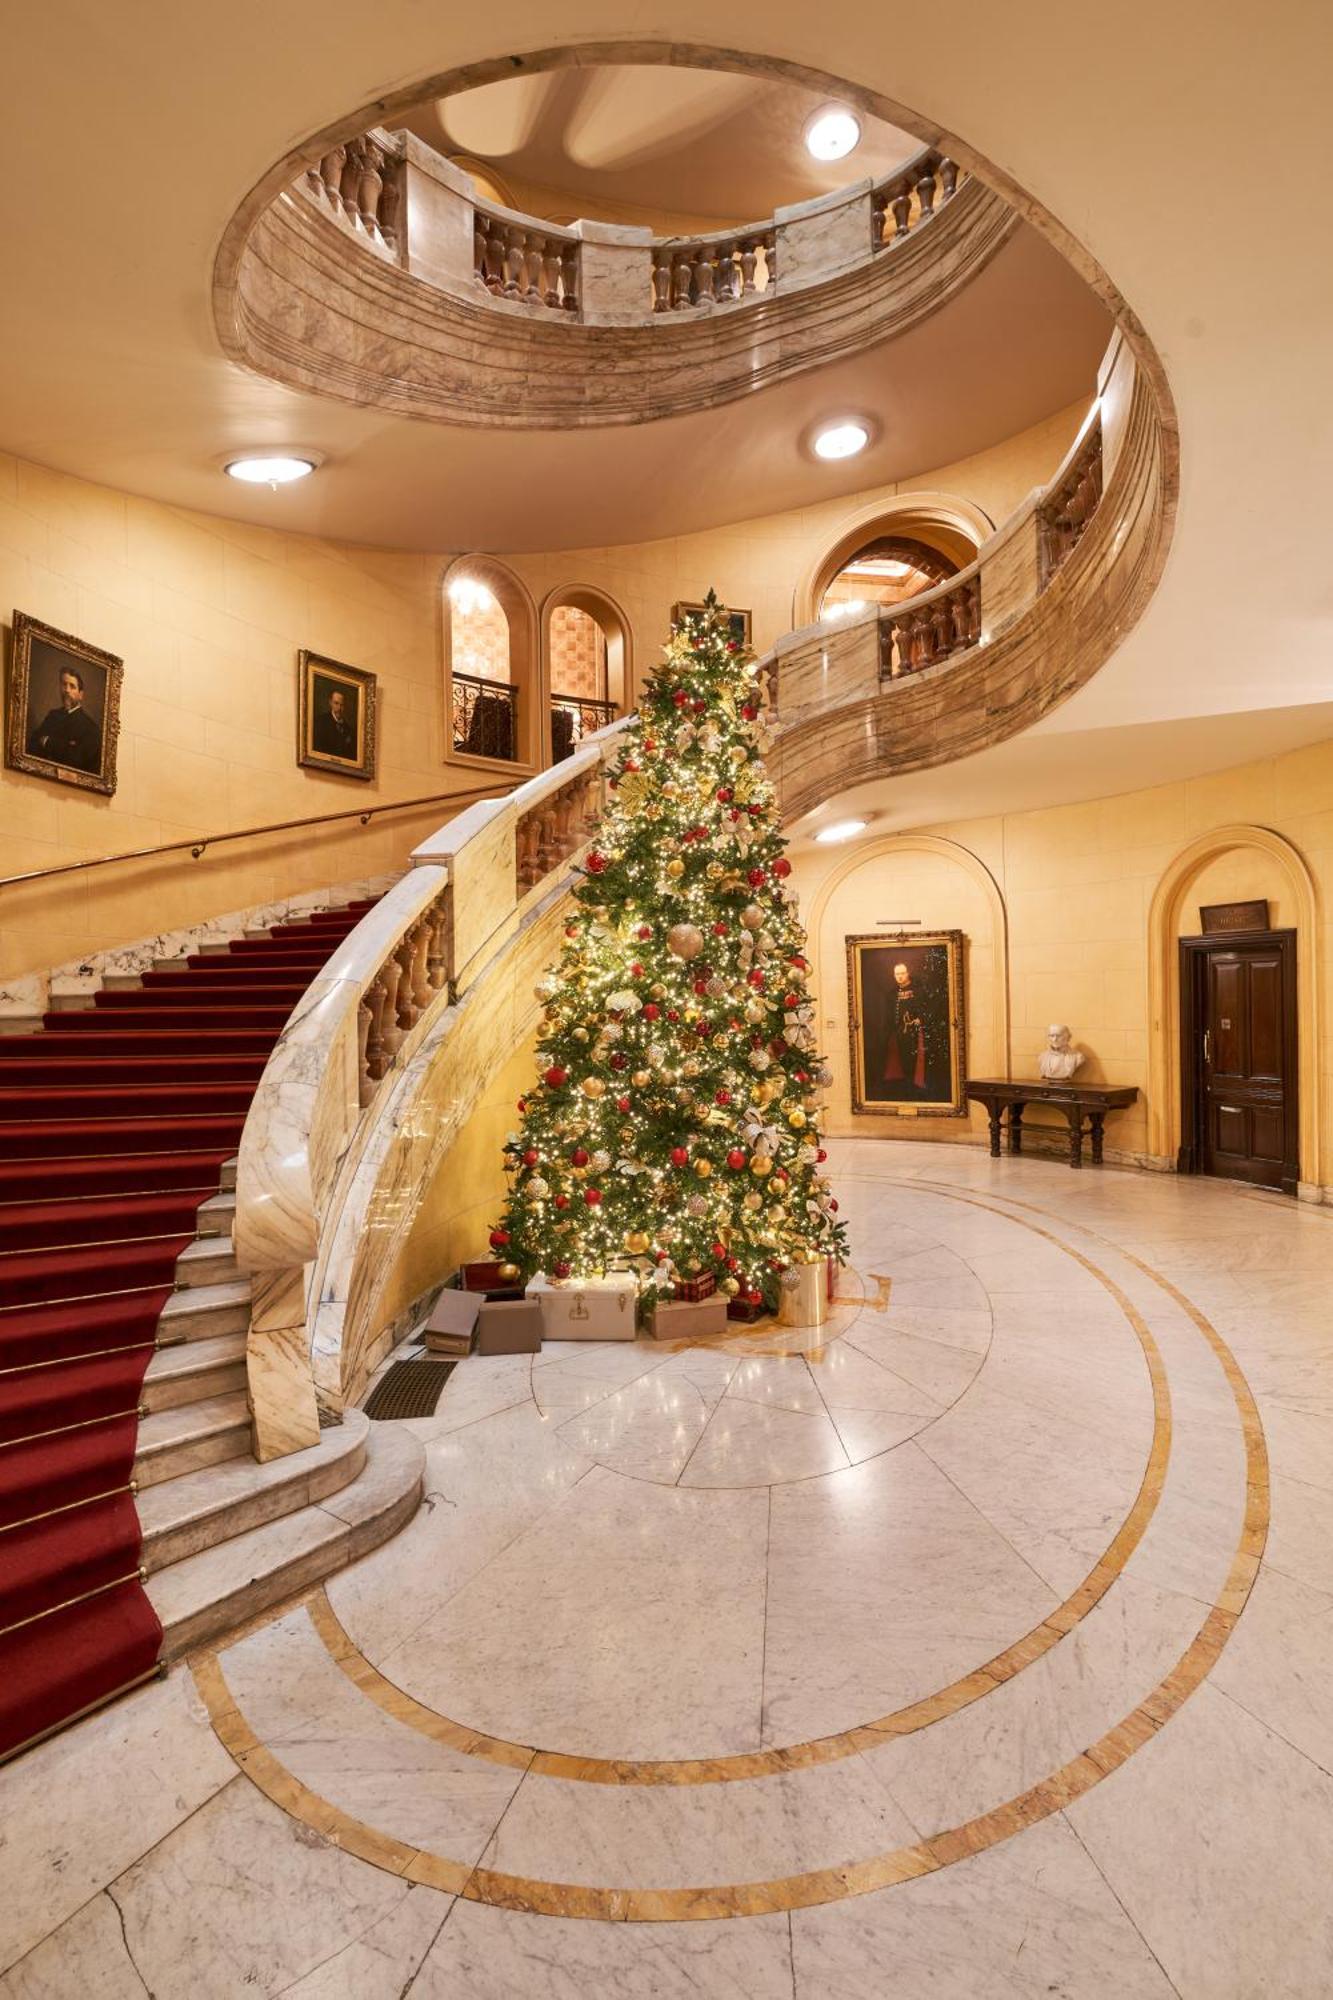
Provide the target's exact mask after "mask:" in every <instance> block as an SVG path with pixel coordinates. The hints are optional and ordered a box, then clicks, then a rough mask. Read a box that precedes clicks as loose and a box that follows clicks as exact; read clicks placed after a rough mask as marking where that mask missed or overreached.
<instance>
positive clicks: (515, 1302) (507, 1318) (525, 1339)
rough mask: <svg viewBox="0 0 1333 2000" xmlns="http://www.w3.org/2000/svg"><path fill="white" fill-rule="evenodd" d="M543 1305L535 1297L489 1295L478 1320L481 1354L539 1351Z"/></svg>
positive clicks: (478, 1345)
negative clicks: (513, 1297) (496, 1296)
mask: <svg viewBox="0 0 1333 2000" xmlns="http://www.w3.org/2000/svg"><path fill="white" fill-rule="evenodd" d="M541 1344H542V1309H541V1306H540V1304H539V1303H538V1301H537V1300H536V1299H522V1298H520V1299H505V1300H497V1299H488V1300H487V1301H486V1302H485V1303H484V1304H482V1305H481V1308H480V1317H479V1318H478V1320H477V1353H478V1354H537V1353H539V1352H540V1351H541Z"/></svg>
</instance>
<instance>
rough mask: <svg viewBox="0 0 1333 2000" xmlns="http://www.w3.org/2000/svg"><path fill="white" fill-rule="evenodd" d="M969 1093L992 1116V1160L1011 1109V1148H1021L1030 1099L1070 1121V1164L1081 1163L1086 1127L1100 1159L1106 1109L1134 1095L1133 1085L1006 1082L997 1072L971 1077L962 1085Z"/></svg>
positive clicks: (1123, 1103) (1120, 1107)
mask: <svg viewBox="0 0 1333 2000" xmlns="http://www.w3.org/2000/svg"><path fill="white" fill-rule="evenodd" d="M966 1089H967V1094H968V1097H969V1098H971V1099H972V1101H973V1102H974V1103H976V1104H984V1105H985V1107H986V1115H987V1117H988V1118H989V1119H990V1149H991V1157H992V1159H998V1158H999V1157H1000V1118H1001V1115H1002V1113H1004V1112H1005V1111H1007V1112H1008V1113H1009V1151H1010V1152H1011V1153H1021V1152H1022V1150H1023V1113H1024V1111H1025V1110H1026V1108H1027V1106H1028V1105H1029V1104H1049V1105H1050V1106H1051V1107H1052V1109H1053V1110H1056V1111H1063V1112H1064V1115H1065V1117H1066V1118H1067V1119H1068V1121H1069V1164H1070V1166H1071V1167H1081V1166H1082V1165H1083V1133H1084V1130H1085V1127H1086V1129H1087V1131H1088V1132H1089V1134H1090V1135H1091V1139H1092V1164H1093V1166H1094V1167H1099V1166H1100V1165H1101V1163H1102V1130H1103V1127H1104V1126H1105V1123H1106V1114H1107V1112H1108V1111H1123V1110H1124V1108H1125V1106H1126V1105H1127V1104H1132V1103H1133V1102H1134V1099H1135V1098H1136V1097H1137V1096H1138V1094H1139V1093H1138V1087H1137V1085H1135V1084H1132V1083H1128V1084H1121V1085H1119V1086H1118V1087H1116V1088H1115V1089H1111V1088H1109V1087H1108V1086H1106V1085H1103V1084H1097V1083H1044V1082H1036V1083H1009V1082H1007V1081H1006V1080H1004V1079H1003V1078H1000V1077H981V1078H977V1079H973V1078H969V1080H968V1083H967V1085H966Z"/></svg>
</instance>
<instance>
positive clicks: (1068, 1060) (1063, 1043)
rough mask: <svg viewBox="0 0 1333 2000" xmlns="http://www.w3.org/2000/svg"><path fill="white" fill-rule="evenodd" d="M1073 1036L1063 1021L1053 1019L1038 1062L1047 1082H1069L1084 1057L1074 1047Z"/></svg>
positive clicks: (1038, 1066)
mask: <svg viewBox="0 0 1333 2000" xmlns="http://www.w3.org/2000/svg"><path fill="white" fill-rule="evenodd" d="M1072 1044H1073V1036H1072V1035H1071V1034H1070V1031H1069V1029H1068V1028H1067V1027H1065V1025H1064V1023H1063V1022H1061V1021H1052V1023H1051V1025H1050V1027H1049V1028H1048V1029H1047V1030H1046V1046H1045V1048H1044V1049H1043V1050H1042V1052H1041V1058H1040V1060H1039V1062H1038V1064H1037V1068H1038V1070H1039V1071H1040V1072H1041V1074H1042V1076H1043V1077H1044V1078H1045V1080H1046V1082H1047V1083H1068V1082H1069V1080H1070V1078H1071V1077H1072V1076H1073V1074H1074V1072H1075V1070H1077V1069H1079V1068H1081V1066H1082V1063H1083V1057H1082V1055H1081V1054H1080V1053H1079V1051H1078V1050H1077V1049H1076V1048H1074V1047H1073V1045H1072Z"/></svg>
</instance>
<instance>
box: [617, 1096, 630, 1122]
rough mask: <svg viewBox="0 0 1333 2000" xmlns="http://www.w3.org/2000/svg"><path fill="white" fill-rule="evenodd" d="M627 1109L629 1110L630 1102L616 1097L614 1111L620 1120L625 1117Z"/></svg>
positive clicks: (624, 1098)
mask: <svg viewBox="0 0 1333 2000" xmlns="http://www.w3.org/2000/svg"><path fill="white" fill-rule="evenodd" d="M629 1108H630V1100H629V1098H628V1097H618V1098H617V1099H616V1110H617V1111H618V1112H619V1113H620V1115H621V1117H622V1118H623V1117H624V1116H625V1114H626V1112H627V1111H628V1110H629Z"/></svg>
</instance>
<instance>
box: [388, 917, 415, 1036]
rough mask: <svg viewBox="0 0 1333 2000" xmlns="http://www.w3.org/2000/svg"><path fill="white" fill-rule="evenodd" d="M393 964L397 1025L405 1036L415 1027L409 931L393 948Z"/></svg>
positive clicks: (411, 953) (410, 934) (410, 935)
mask: <svg viewBox="0 0 1333 2000" xmlns="http://www.w3.org/2000/svg"><path fill="white" fill-rule="evenodd" d="M393 956H394V962H395V964H396V965H397V967H398V993H397V996H396V998H397V1009H398V1025H399V1027H400V1028H401V1029H402V1031H403V1033H404V1035H406V1033H407V1031H408V1029H409V1028H412V1027H415V1026H416V1019H417V1005H416V994H415V992H414V990H413V986H412V958H413V952H412V933H411V932H410V931H409V932H408V933H407V934H406V935H405V936H404V937H401V938H399V940H398V943H397V944H396V945H395V947H394V953H393Z"/></svg>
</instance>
